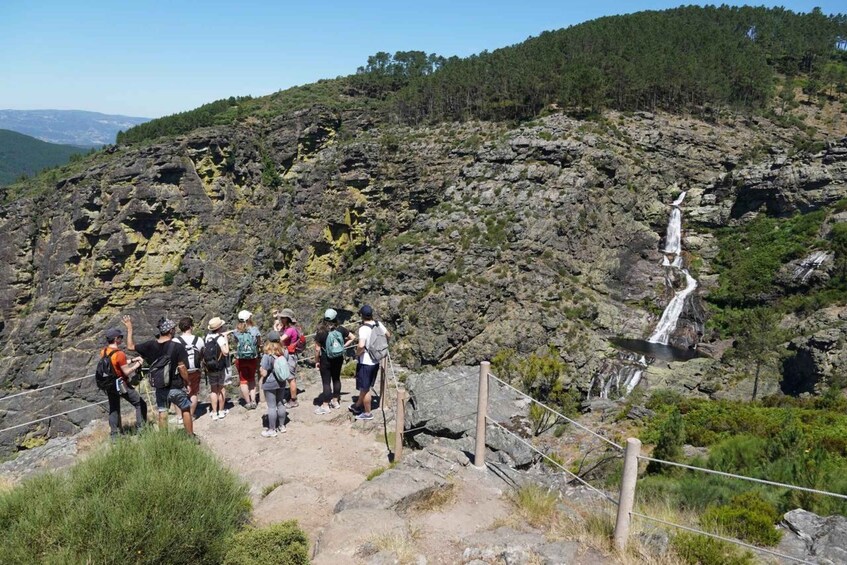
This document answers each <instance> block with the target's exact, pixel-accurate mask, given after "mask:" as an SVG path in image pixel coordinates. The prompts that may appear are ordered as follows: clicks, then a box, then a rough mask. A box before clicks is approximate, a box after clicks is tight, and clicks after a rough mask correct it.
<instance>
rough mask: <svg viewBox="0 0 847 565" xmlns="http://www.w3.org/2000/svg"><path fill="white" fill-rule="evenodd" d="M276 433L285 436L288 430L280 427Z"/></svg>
mask: <svg viewBox="0 0 847 565" xmlns="http://www.w3.org/2000/svg"><path fill="white" fill-rule="evenodd" d="M276 431H278V432H279V433H281V434H284V433H285V432H287V431H288V430H286V429H285V426H280V427H278V428H277V429H276Z"/></svg>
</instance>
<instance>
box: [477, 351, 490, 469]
mask: <svg viewBox="0 0 847 565" xmlns="http://www.w3.org/2000/svg"><path fill="white" fill-rule="evenodd" d="M490 366H491V363H489V362H488V361H483V362H482V363H480V364H479V394H478V395H477V397H476V449H475V451H474V454H473V464H474V467H476V468H477V469H485V416H486V414H487V413H488V368H489V367H490Z"/></svg>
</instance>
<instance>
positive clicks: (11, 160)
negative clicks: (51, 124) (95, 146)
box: [0, 129, 85, 186]
mask: <svg viewBox="0 0 847 565" xmlns="http://www.w3.org/2000/svg"><path fill="white" fill-rule="evenodd" d="M84 152H85V150H84V149H82V148H80V147H75V146H72V145H59V144H57V143H47V142H46V141H41V140H39V139H35V138H33V137H30V136H28V135H23V134H20V133H16V132H14V131H9V130H5V129H0V186H3V185H7V184H10V183H12V182H13V181H15V180H18V178H19V177H20V176H21V175H27V176H29V175H34V174H35V173H38V172H40V171H42V170H43V169H46V168H48V167H55V166H56V165H64V164H65V163H67V162H68V159H70V158H71V156H72V155H79V154H81V153H84Z"/></svg>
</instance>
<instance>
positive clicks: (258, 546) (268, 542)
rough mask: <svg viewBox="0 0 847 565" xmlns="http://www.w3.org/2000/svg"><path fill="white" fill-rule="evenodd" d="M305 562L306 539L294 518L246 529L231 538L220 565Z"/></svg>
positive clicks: (303, 564) (307, 558)
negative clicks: (263, 526)
mask: <svg viewBox="0 0 847 565" xmlns="http://www.w3.org/2000/svg"><path fill="white" fill-rule="evenodd" d="M269 563H273V564H274V565H305V564H307V563H309V539H308V538H307V537H306V534H305V533H303V530H301V529H300V526H298V525H297V520H289V521H287V522H282V523H279V524H273V525H272V526H267V527H265V528H247V529H245V530H242V531H241V532H238V533H237V534H235V535H234V536H232V538H230V543H229V549H228V550H227V552H226V557H224V560H223V565H266V564H269Z"/></svg>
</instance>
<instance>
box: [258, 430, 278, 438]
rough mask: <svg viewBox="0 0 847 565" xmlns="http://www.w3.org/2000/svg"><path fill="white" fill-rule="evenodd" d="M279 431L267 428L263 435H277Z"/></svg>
mask: <svg viewBox="0 0 847 565" xmlns="http://www.w3.org/2000/svg"><path fill="white" fill-rule="evenodd" d="M276 436H277V433H276V432H275V431H274V430H265V431H263V432H262V437H276Z"/></svg>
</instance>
